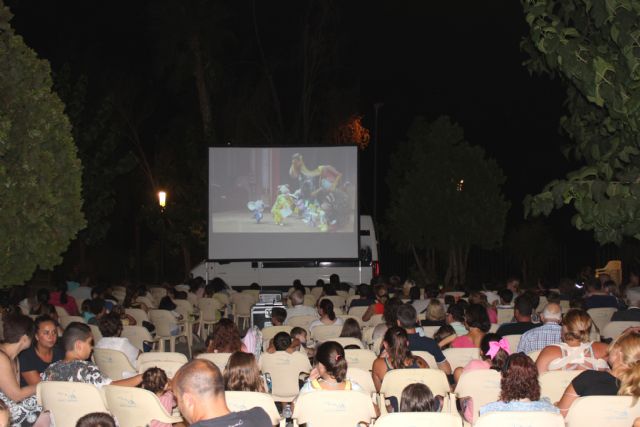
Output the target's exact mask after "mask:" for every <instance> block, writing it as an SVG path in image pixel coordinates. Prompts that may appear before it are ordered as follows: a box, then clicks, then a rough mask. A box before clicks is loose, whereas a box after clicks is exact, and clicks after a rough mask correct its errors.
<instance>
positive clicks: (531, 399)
mask: <svg viewBox="0 0 640 427" xmlns="http://www.w3.org/2000/svg"><path fill="white" fill-rule="evenodd" d="M504 411H537V412H554V413H559V412H560V411H559V410H558V408H556V407H555V406H553V405H552V404H551V402H549V401H548V400H547V399H546V398H545V399H542V400H541V399H540V383H539V382H538V370H537V369H536V364H535V363H533V360H531V358H530V357H529V356H527V355H526V354H522V353H514V354H512V355H511V356H509V357H508V358H507V360H506V361H505V363H504V367H503V369H502V373H501V379H500V400H499V401H497V402H493V403H489V404H487V405H484V406H483V407H481V408H480V415H481V416H482V415H483V414H485V413H488V412H504Z"/></svg>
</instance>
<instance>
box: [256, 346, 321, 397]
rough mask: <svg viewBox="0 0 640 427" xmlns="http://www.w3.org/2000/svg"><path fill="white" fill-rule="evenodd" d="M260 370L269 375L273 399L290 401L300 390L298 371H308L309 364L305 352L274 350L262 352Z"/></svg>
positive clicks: (309, 369) (309, 368)
mask: <svg viewBox="0 0 640 427" xmlns="http://www.w3.org/2000/svg"><path fill="white" fill-rule="evenodd" d="M260 370H261V371H262V372H263V373H265V374H266V373H268V374H269V375H271V383H272V387H273V388H272V394H273V399H274V400H275V401H277V402H291V401H293V399H295V397H296V396H297V395H298V393H299V391H300V387H299V385H298V377H299V375H300V373H302V372H304V373H309V372H310V371H311V364H310V363H309V359H308V358H307V356H306V354H302V353H301V352H294V353H292V354H289V353H287V352H286V351H276V352H275V353H262V355H261V356H260ZM311 394H313V393H311Z"/></svg>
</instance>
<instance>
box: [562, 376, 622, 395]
mask: <svg viewBox="0 0 640 427" xmlns="http://www.w3.org/2000/svg"><path fill="white" fill-rule="evenodd" d="M571 384H572V385H573V388H574V389H575V390H576V393H577V394H578V395H579V396H615V395H617V394H618V388H619V384H618V380H617V378H616V377H614V376H613V375H611V374H610V373H609V372H603V371H584V372H582V373H581V374H579V375H578V376H577V377H575V378H574V379H573V381H571Z"/></svg>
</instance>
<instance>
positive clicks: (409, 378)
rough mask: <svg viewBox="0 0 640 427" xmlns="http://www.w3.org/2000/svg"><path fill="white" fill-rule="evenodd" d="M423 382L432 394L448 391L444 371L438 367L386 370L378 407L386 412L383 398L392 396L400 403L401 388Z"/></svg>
mask: <svg viewBox="0 0 640 427" xmlns="http://www.w3.org/2000/svg"><path fill="white" fill-rule="evenodd" d="M415 383H420V384H425V385H427V386H428V387H429V389H430V390H431V392H432V393H433V395H434V396H435V395H438V394H439V395H441V396H446V395H447V393H449V390H450V387H449V381H448V380H447V376H446V375H445V373H444V372H443V371H441V370H439V369H394V370H392V371H387V373H386V374H385V375H384V378H383V379H382V385H381V386H380V401H379V405H378V406H379V407H380V411H381V412H382V413H386V403H385V400H386V398H388V397H391V396H394V397H395V398H396V399H398V403H400V396H401V395H402V390H404V388H405V387H406V386H408V385H409V384H415Z"/></svg>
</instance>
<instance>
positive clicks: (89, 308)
mask: <svg viewBox="0 0 640 427" xmlns="http://www.w3.org/2000/svg"><path fill="white" fill-rule="evenodd" d="M106 313H107V309H106V308H105V302H104V300H103V299H102V298H96V299H89V300H84V301H83V302H82V317H83V318H84V321H85V322H87V323H88V324H89V325H97V324H98V320H100V318H101V317H102V316H104V315H105V314H106Z"/></svg>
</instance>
